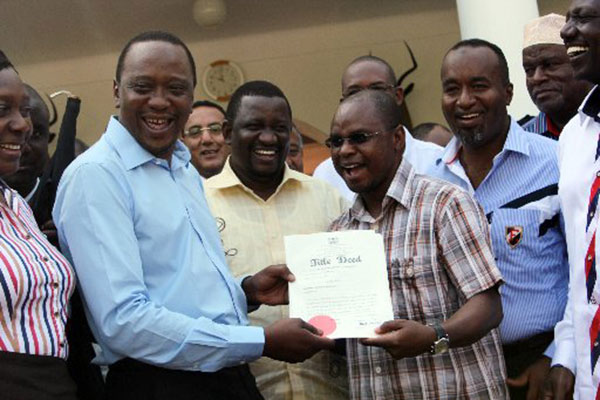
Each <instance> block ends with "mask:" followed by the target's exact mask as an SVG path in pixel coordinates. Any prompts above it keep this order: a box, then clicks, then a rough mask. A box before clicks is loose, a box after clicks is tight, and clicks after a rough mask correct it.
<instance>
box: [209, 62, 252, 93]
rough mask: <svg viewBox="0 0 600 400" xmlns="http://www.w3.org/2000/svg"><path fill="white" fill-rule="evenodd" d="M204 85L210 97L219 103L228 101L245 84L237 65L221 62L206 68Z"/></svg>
mask: <svg viewBox="0 0 600 400" xmlns="http://www.w3.org/2000/svg"><path fill="white" fill-rule="evenodd" d="M202 83H203V85H204V90H205V91H206V94H208V95H209V96H210V97H212V98H213V99H215V100H218V101H228V100H229V98H230V97H231V95H232V94H233V92H234V91H235V90H236V89H237V88H238V86H240V85H241V84H242V83H244V76H243V74H242V70H241V69H240V67H238V66H237V65H236V64H234V63H232V62H231V61H226V60H219V61H215V62H213V63H212V64H210V65H209V66H208V67H207V68H206V70H205V71H204V76H203V79H202Z"/></svg>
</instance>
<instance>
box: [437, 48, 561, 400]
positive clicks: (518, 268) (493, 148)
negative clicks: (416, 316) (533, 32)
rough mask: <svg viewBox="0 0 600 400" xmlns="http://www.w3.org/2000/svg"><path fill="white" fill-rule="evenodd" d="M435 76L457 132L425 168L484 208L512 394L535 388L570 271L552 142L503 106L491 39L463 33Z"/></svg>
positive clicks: (502, 75) (503, 87)
mask: <svg viewBox="0 0 600 400" xmlns="http://www.w3.org/2000/svg"><path fill="white" fill-rule="evenodd" d="M441 77H442V109H443V112H444V116H445V117H446V120H447V121H448V124H449V125H450V127H451V129H452V131H453V133H454V138H453V139H452V140H451V141H450V143H449V144H448V145H447V146H446V148H445V151H444V154H443V156H442V157H440V158H439V159H438V160H437V162H436V165H435V167H434V168H433V169H432V170H431V171H429V174H430V175H432V176H436V177H439V178H442V179H445V180H448V181H450V182H452V183H455V184H457V185H459V186H461V187H463V188H464V189H466V190H468V191H469V192H471V193H472V194H473V195H474V197H475V198H476V199H477V201H478V202H479V203H480V205H481V206H482V207H483V209H484V211H485V213H486V216H487V218H488V221H489V222H490V228H491V236H492V243H493V248H494V252H495V255H496V258H497V263H498V267H499V268H500V271H501V273H502V276H503V278H504V281H505V284H504V286H503V287H502V290H501V295H502V307H503V309H504V320H503V321H502V323H501V325H500V336H501V339H502V343H503V348H504V356H505V361H506V366H507V372H508V377H509V379H508V381H507V383H508V384H509V389H510V395H511V398H512V399H525V398H526V397H527V398H537V393H538V391H539V389H540V386H541V384H542V382H543V380H544V378H545V376H546V375H547V373H548V370H549V367H550V358H548V357H551V356H552V353H553V345H552V340H553V329H554V326H555V325H556V323H557V322H558V321H560V319H561V318H562V315H563V312H564V309H565V305H566V301H567V289H568V279H569V277H568V264H567V251H566V243H565V238H564V233H563V229H562V217H561V212H560V206H559V203H558V196H557V191H558V185H557V183H558V160H557V155H556V143H555V142H554V141H552V140H550V139H547V138H544V137H542V136H539V135H536V134H533V133H529V132H525V131H524V130H523V129H521V128H520V127H519V126H518V124H517V123H516V121H515V120H514V119H512V118H511V117H510V116H509V115H508V112H507V109H506V107H507V106H508V105H509V104H510V101H511V99H512V93H513V87H512V84H511V83H510V81H509V76H508V66H507V64H506V59H505V58H504V55H503V53H502V51H501V50H500V49H499V48H498V47H497V46H495V45H493V44H491V43H489V42H486V41H483V40H478V39H472V40H466V41H462V42H459V43H458V44H456V45H455V46H454V47H453V48H452V49H450V51H449V52H448V53H447V54H446V56H445V58H444V61H443V63H442V72H441ZM545 354H546V355H545ZM528 392H529V395H527V393H528ZM530 396H531V397H530Z"/></svg>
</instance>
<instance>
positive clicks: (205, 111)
mask: <svg viewBox="0 0 600 400" xmlns="http://www.w3.org/2000/svg"><path fill="white" fill-rule="evenodd" d="M192 108H193V109H192V113H191V114H190V117H189V119H188V121H187V123H186V124H185V130H184V131H183V134H182V140H183V143H185V145H186V146H187V147H188V149H189V150H190V153H191V154H192V164H193V165H194V167H196V169H197V170H198V173H200V175H201V176H202V177H203V178H204V179H208V178H210V177H211V176H214V175H216V174H218V173H219V172H221V170H222V169H223V165H225V160H226V159H227V156H228V155H229V151H230V150H229V145H228V144H227V143H225V138H224V137H223V121H224V120H225V110H223V107H221V106H220V105H218V104H216V103H213V102H212V101H207V100H200V101H196V102H195V103H194V104H193V106H192Z"/></svg>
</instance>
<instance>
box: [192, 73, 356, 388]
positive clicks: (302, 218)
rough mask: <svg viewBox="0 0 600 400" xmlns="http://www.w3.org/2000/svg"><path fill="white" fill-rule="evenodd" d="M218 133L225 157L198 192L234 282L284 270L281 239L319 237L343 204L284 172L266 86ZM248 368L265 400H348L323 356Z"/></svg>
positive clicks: (278, 312) (280, 108) (276, 106)
mask: <svg viewBox="0 0 600 400" xmlns="http://www.w3.org/2000/svg"><path fill="white" fill-rule="evenodd" d="M223 130H224V134H225V140H226V141H227V143H229V144H230V145H231V156H230V157H229V159H228V160H227V162H226V163H225V167H224V168H223V171H222V172H221V173H220V174H218V175H216V176H213V177H212V178H210V179H208V180H207V181H206V182H205V185H204V188H205V192H206V199H207V200H208V204H209V206H210V209H211V211H212V214H213V215H214V216H215V217H216V218H217V221H218V226H219V230H220V233H221V240H222V241H223V246H224V248H225V257H226V259H227V264H228V265H229V268H230V269H231V271H232V272H233V274H234V275H235V276H245V275H248V274H254V273H255V271H258V270H260V269H261V268H263V267H264V266H267V265H275V264H283V263H285V248H284V242H283V238H284V236H285V235H295V234H308V233H315V232H323V231H326V230H327V228H328V227H329V224H330V223H331V221H333V220H334V219H335V218H337V217H338V216H339V215H340V214H341V213H342V211H344V210H345V209H346V208H347V204H346V202H345V201H344V199H343V198H342V197H341V196H340V195H339V193H338V192H337V190H335V188H333V187H331V186H330V185H328V184H327V183H325V182H322V181H320V180H318V179H315V178H313V177H310V176H308V175H305V174H302V173H299V172H296V171H294V170H293V169H292V168H290V167H289V166H288V165H286V157H287V155H288V150H289V146H290V136H291V135H292V110H291V107H290V105H289V103H288V101H287V98H286V97H285V95H284V93H283V92H282V91H281V89H279V88H278V87H277V86H275V85H273V84H272V83H270V82H266V81H251V82H247V83H245V84H243V85H242V86H240V87H239V88H238V89H237V90H236V91H235V92H234V93H233V95H232V96H231V100H230V102H229V105H228V106H227V121H226V122H225V125H224V129H223ZM283 316H286V317H287V316H288V307H287V306H278V307H262V308H260V309H258V310H256V311H254V312H253V313H252V314H250V315H249V318H250V321H252V323H254V324H257V325H261V326H268V325H270V324H271V322H274V321H278V320H280V319H281V318H282V317H283ZM250 368H251V370H252V373H253V374H254V376H255V377H256V383H257V385H258V388H259V390H260V391H261V393H262V394H263V396H264V397H265V399H269V400H304V399H327V400H343V399H347V398H348V378H347V371H346V360H345V358H344V357H343V356H341V355H338V354H334V353H332V352H329V351H321V352H318V353H317V354H315V355H314V356H313V357H312V358H311V359H309V360H306V361H305V362H303V363H299V364H294V365H291V364H285V363H283V362H279V361H274V360H269V359H267V358H264V357H263V358H261V359H259V360H257V361H255V362H253V363H251V364H250Z"/></svg>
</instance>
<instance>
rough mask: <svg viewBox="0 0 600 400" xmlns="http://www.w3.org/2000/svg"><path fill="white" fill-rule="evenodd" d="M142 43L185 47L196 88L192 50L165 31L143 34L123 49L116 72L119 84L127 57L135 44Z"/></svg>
mask: <svg viewBox="0 0 600 400" xmlns="http://www.w3.org/2000/svg"><path fill="white" fill-rule="evenodd" d="M141 42H167V43H171V44H174V45H176V46H181V47H183V50H185V54H186V55H187V58H188V61H189V62H190V66H191V67H192V75H193V78H194V87H196V83H197V79H196V63H195V62H194V57H193V56H192V53H191V52H190V49H188V47H187V46H186V45H185V43H183V41H182V40H181V39H179V38H178V37H177V36H175V35H173V34H172V33H169V32H164V31H147V32H142V33H140V34H138V35H136V36H134V37H133V38H131V39H130V40H129V41H128V42H127V44H126V45H125V47H123V50H121V54H119V59H118V61H117V71H116V72H115V80H116V81H117V83H120V82H121V74H122V73H123V63H124V62H125V56H127V53H128V52H129V49H130V48H131V46H133V45H134V44H136V43H141Z"/></svg>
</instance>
